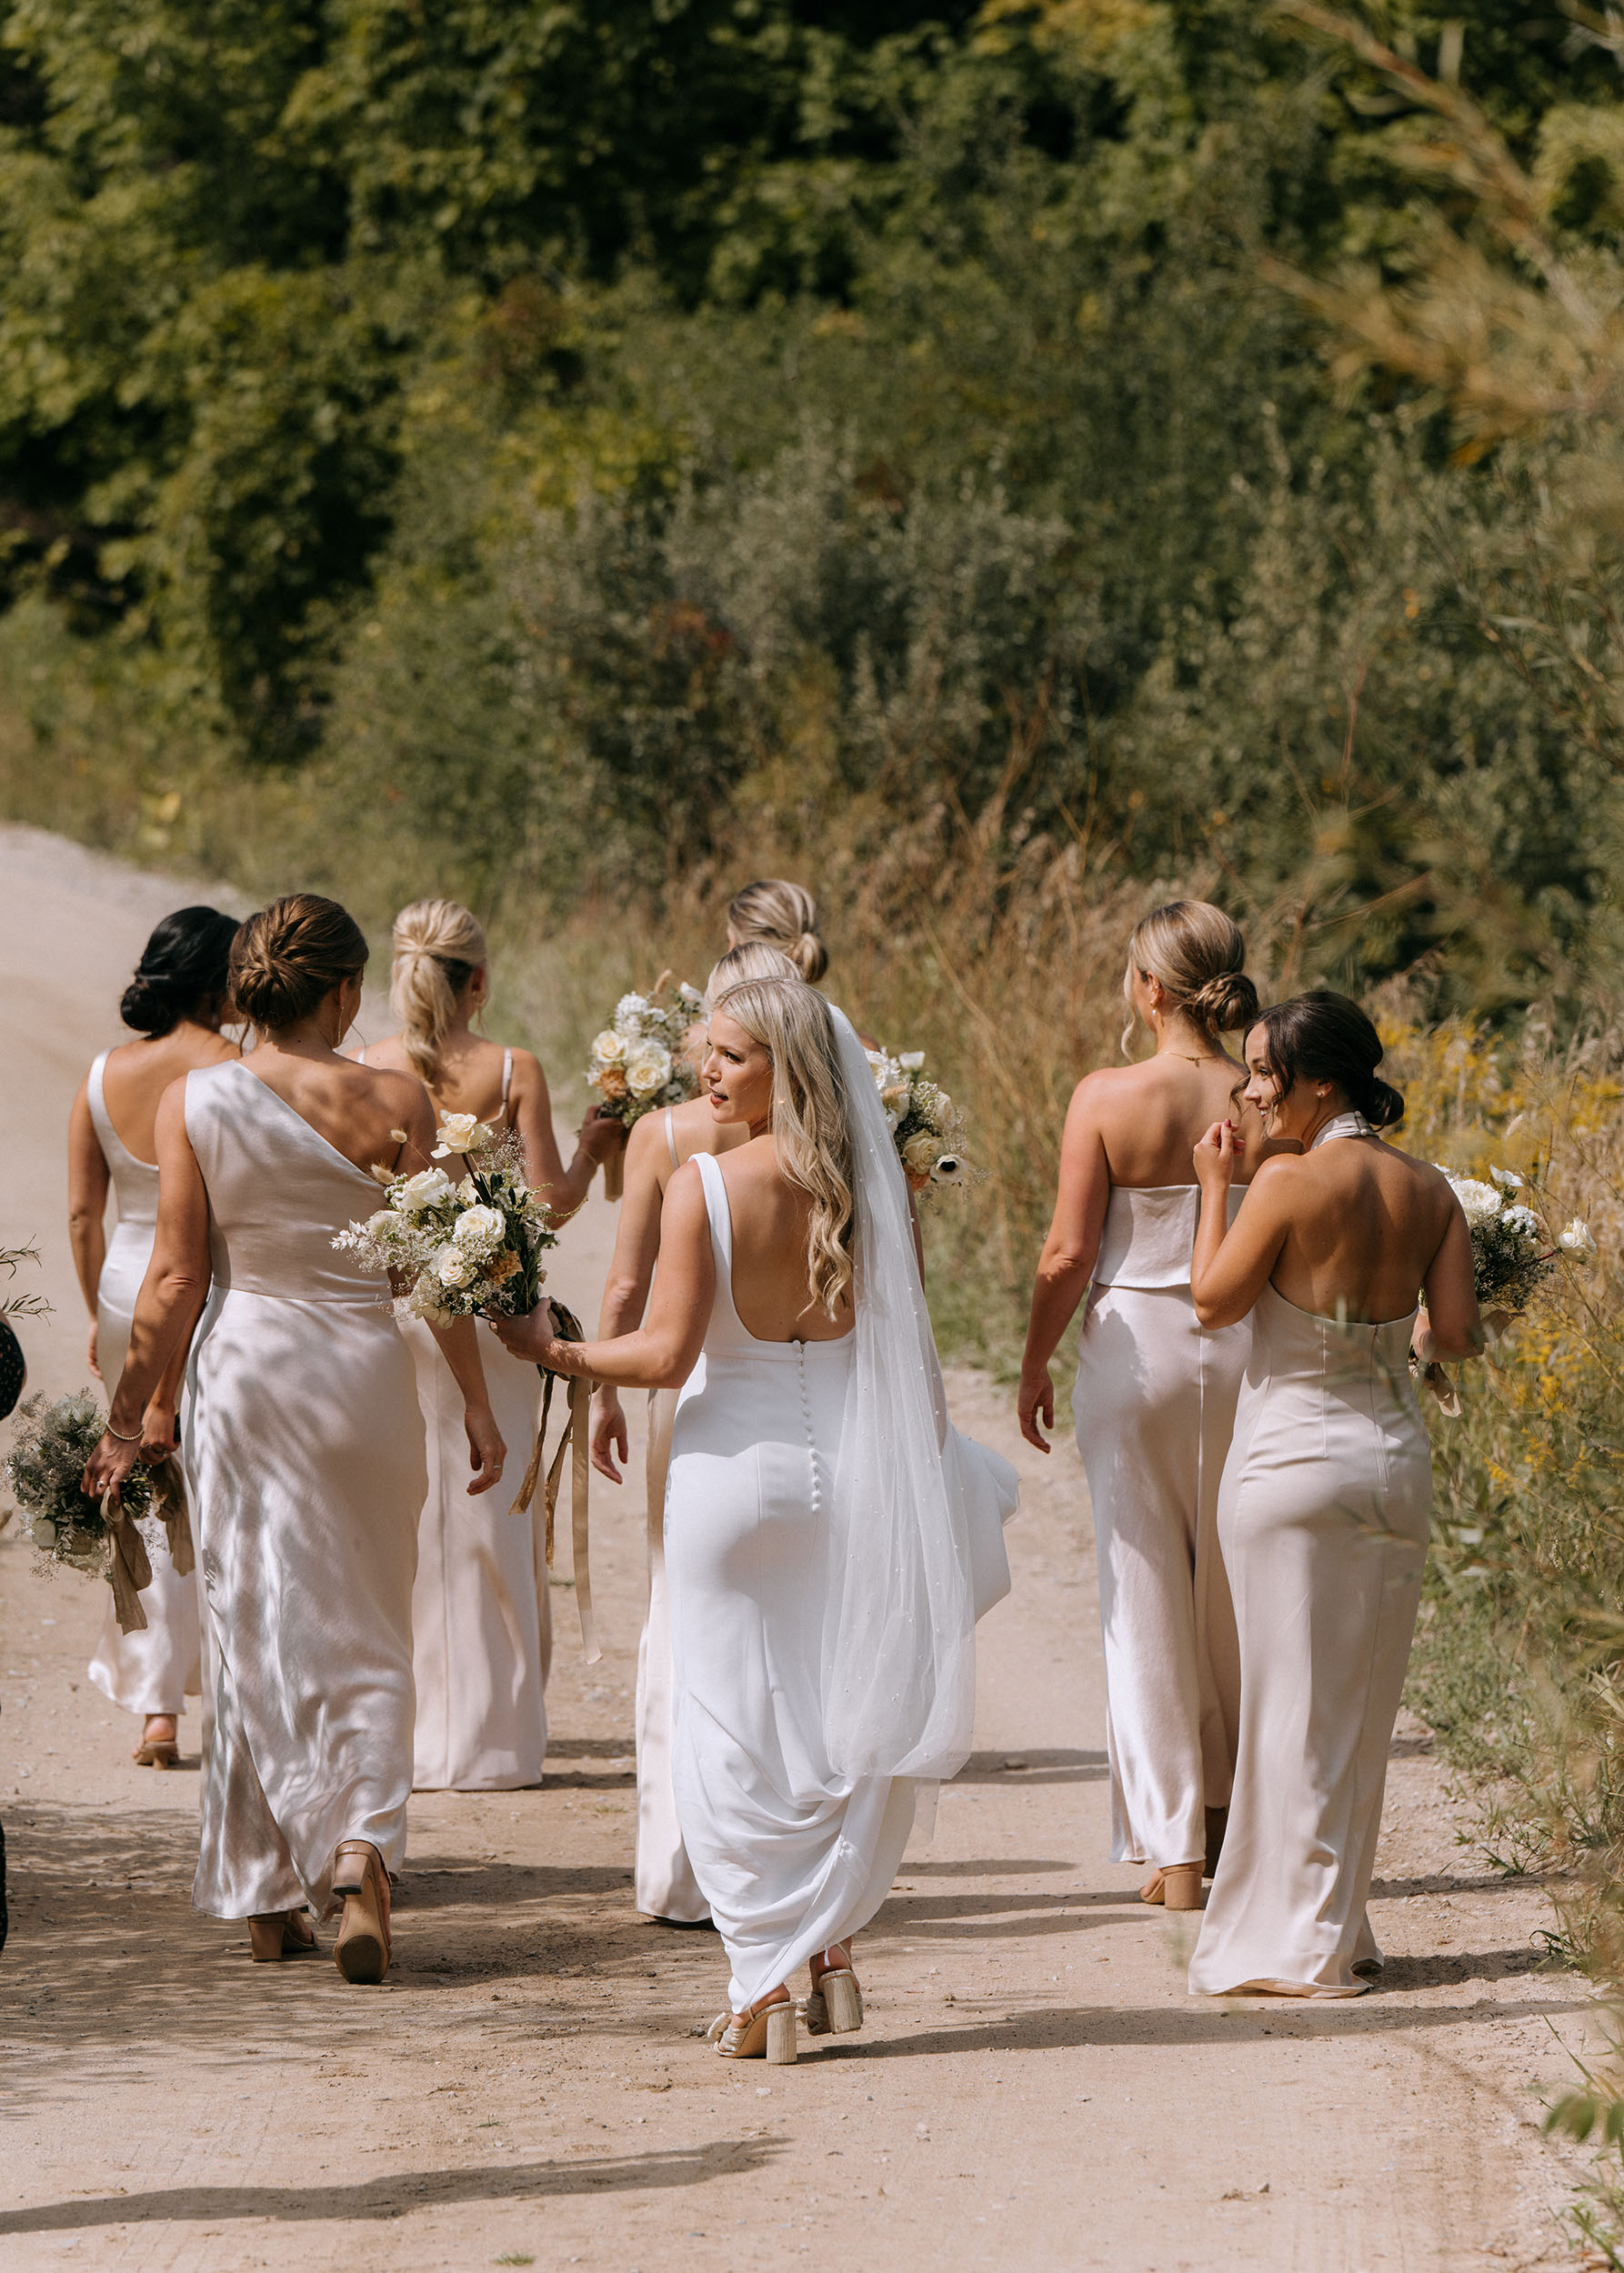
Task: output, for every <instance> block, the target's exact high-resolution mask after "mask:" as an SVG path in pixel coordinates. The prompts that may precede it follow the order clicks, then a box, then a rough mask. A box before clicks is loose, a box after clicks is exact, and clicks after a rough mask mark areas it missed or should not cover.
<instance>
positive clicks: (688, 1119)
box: [643, 1097, 716, 1136]
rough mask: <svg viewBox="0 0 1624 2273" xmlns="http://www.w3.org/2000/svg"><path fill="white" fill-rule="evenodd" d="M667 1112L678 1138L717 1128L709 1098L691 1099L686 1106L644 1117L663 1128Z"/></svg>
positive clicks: (673, 1107) (647, 1114) (678, 1106)
mask: <svg viewBox="0 0 1624 2273" xmlns="http://www.w3.org/2000/svg"><path fill="white" fill-rule="evenodd" d="M667 1111H668V1112H669V1113H670V1116H671V1126H673V1127H674V1128H675V1129H676V1130H677V1134H678V1136H692V1135H694V1134H695V1133H696V1132H697V1131H698V1130H700V1129H708V1128H714V1127H715V1126H716V1116H715V1115H714V1114H713V1113H712V1112H711V1109H710V1099H709V1098H708V1097H689V1098H688V1100H687V1103H686V1104H684V1105H673V1106H667V1108H666V1109H665V1110H664V1111H660V1112H656V1113H646V1114H645V1115H644V1116H643V1117H644V1119H645V1120H648V1121H655V1122H657V1123H658V1125H659V1126H661V1127H662V1128H663V1127H664V1126H665V1120H666V1112H667Z"/></svg>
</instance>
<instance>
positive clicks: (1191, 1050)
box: [1156, 1011, 1224, 1060]
mask: <svg viewBox="0 0 1624 2273" xmlns="http://www.w3.org/2000/svg"><path fill="white" fill-rule="evenodd" d="M1156 1054H1157V1056H1158V1057H1189V1058H1197V1059H1200V1058H1204V1057H1210V1058H1213V1059H1214V1060H1217V1059H1218V1058H1220V1057H1222V1056H1223V1054H1224V1053H1223V1051H1222V1050H1221V1049H1219V1047H1218V1044H1217V1043H1216V1042H1215V1041H1214V1040H1213V1038H1212V1036H1211V1035H1210V1034H1204V1033H1203V1032H1202V1030H1201V1028H1200V1027H1199V1026H1198V1025H1197V1024H1196V1022H1195V1020H1194V1019H1193V1018H1186V1017H1184V1016H1181V1015H1180V1014H1179V1013H1178V1012H1177V1011H1175V1012H1173V1013H1172V1014H1171V1015H1170V1016H1164V1017H1163V1019H1162V1022H1161V1028H1160V1031H1159V1032H1158V1035H1157V1037H1156Z"/></svg>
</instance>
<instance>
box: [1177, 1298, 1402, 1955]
mask: <svg viewBox="0 0 1624 2273" xmlns="http://www.w3.org/2000/svg"><path fill="white" fill-rule="evenodd" d="M1252 1321H1253V1326H1252V1351H1251V1358H1250V1361H1249V1363H1248V1367H1247V1377H1246V1386H1245V1387H1244V1388H1243V1390H1242V1391H1241V1397H1240V1409H1239V1412H1238V1415H1237V1417H1236V1425H1235V1441H1234V1444H1233V1446H1232V1447H1231V1450H1230V1454H1229V1459H1228V1465H1227V1467H1226V1468H1225V1471H1224V1481H1223V1489H1222V1492H1221V1495H1220V1498H1219V1505H1218V1533H1219V1537H1220V1538H1221V1539H1222V1542H1223V1549H1224V1558H1225V1562H1226V1564H1227V1565H1228V1572H1229V1583H1230V1587H1231V1588H1232V1590H1233V1593H1234V1598H1235V1613H1236V1621H1237V1625H1238V1631H1239V1637H1240V1747H1239V1754H1238V1759H1237V1763H1236V1770H1235V1791H1234V1797H1233V1798H1232V1800H1231V1802H1230V1807H1229V1825H1228V1832H1227V1833H1226V1835H1225V1839H1224V1853H1223V1859H1222V1861H1221V1862H1220V1864H1219V1866H1218V1877H1217V1878H1216V1880H1215V1881H1214V1883H1213V1887H1212V1892H1211V1895H1210V1897H1209V1898H1208V1905H1207V1911H1206V1915H1205V1917H1204V1918H1203V1919H1202V1921H1201V1936H1200V1939H1199V1941H1198V1943H1197V1945H1196V1954H1195V1958H1194V1961H1193V1962H1192V1964H1191V1966H1190V1970H1189V1985H1190V1988H1192V1989H1194V1990H1197V1991H1204V1992H1206V1993H1207V1994H1208V1995H1217V1994H1219V1993H1221V1992H1223V1991H1225V1990H1235V1989H1244V1988H1286V1989H1292V1990H1296V1991H1297V1992H1298V1993H1299V1994H1301V1993H1306V1994H1308V1995H1311V1996H1315V1997H1353V1996H1357V1995H1358V1992H1359V1990H1360V1989H1361V1988H1364V1987H1366V1986H1367V1984H1366V1983H1365V1982H1364V1981H1362V1980H1361V1979H1360V1978H1358V1976H1359V1974H1360V1973H1361V1972H1368V1971H1375V1970H1378V1968H1379V1967H1380V1963H1381V1957H1380V1952H1379V1951H1378V1948H1377V1947H1376V1941H1375V1938H1374V1937H1373V1935H1372V1934H1371V1931H1370V1925H1369V1920H1368V1918H1367V1916H1366V1913H1365V1905H1366V1902H1367V1900H1368V1897H1369V1892H1370V1874H1371V1871H1372V1869H1373V1868H1374V1866H1375V1861H1376V1840H1377V1835H1378V1832H1379V1830H1380V1828H1381V1803H1382V1795H1383V1791H1384V1789H1385V1786H1386V1780H1387V1762H1388V1746H1389V1744H1390V1742H1391V1740H1392V1734H1393V1722H1394V1719H1395V1717H1397V1714H1398V1701H1399V1697H1400V1695H1401V1693H1402V1691H1403V1687H1404V1676H1405V1672H1406V1670H1407V1668H1408V1663H1409V1646H1410V1640H1411V1637H1412V1636H1413V1634H1414V1631H1415V1622H1416V1610H1417V1607H1418V1604H1419V1601H1420V1595H1421V1574H1422V1567H1423V1565H1424V1564H1425V1561H1426V1556H1427V1538H1428V1533H1429V1525H1430V1516H1431V1506H1432V1458H1431V1447H1430V1445H1429V1440H1428V1437H1427V1430H1426V1426H1425V1424H1424V1422H1423V1421H1422V1419H1421V1415H1420V1410H1419V1408H1418V1405H1417V1403H1416V1397H1415V1390H1414V1387H1413V1386H1412V1384H1411V1381H1410V1376H1409V1367H1408V1350H1409V1337H1410V1331H1411V1328H1412V1327H1413V1325H1414V1314H1413V1313H1412V1314H1411V1316H1410V1317H1407V1318H1395V1319H1393V1320H1391V1321H1390V1322H1389V1323H1388V1324H1387V1325H1384V1326H1344V1325H1338V1322H1337V1320H1336V1319H1334V1318H1324V1317H1315V1316H1314V1315H1313V1314H1312V1313H1311V1312H1308V1311H1306V1310H1299V1309H1298V1308H1297V1307H1295V1305H1293V1304H1291V1303H1289V1302H1288V1301H1287V1300H1286V1298H1285V1297H1284V1296H1283V1295H1280V1294H1277V1292H1276V1291H1275V1289H1274V1287H1265V1288H1264V1290H1263V1292H1262V1294H1261V1295H1260V1296H1259V1297H1258V1304H1257V1307H1256V1308H1255V1309H1254V1311H1253V1313H1252Z"/></svg>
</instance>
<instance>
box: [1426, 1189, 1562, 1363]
mask: <svg viewBox="0 0 1624 2273" xmlns="http://www.w3.org/2000/svg"><path fill="white" fill-rule="evenodd" d="M1443 1173H1444V1175H1445V1176H1446V1177H1449V1187H1450V1189H1451V1190H1452V1191H1453V1192H1454V1194H1455V1197H1456V1198H1457V1199H1458V1200H1459V1202H1460V1207H1461V1212H1462V1214H1463V1215H1464V1216H1465V1217H1466V1224H1467V1229H1468V1230H1469V1232H1470V1233H1471V1235H1472V1270H1473V1276H1474V1277H1475V1278H1476V1281H1477V1288H1478V1301H1479V1305H1480V1306H1481V1307H1482V1310H1483V1313H1484V1317H1485V1318H1486V1320H1488V1321H1489V1322H1490V1323H1492V1324H1493V1325H1494V1326H1495V1327H1497V1328H1498V1330H1499V1331H1500V1332H1503V1331H1504V1330H1505V1328H1506V1327H1507V1326H1509V1324H1510V1322H1511V1320H1512V1318H1514V1317H1516V1316H1517V1315H1518V1314H1519V1312H1520V1311H1523V1310H1526V1309H1527V1308H1528V1306H1529V1303H1530V1302H1531V1301H1532V1299H1533V1297H1534V1296H1535V1295H1536V1294H1537V1293H1538V1292H1539V1287H1540V1286H1541V1285H1542V1284H1543V1283H1544V1281H1545V1280H1546V1279H1547V1278H1548V1277H1549V1276H1550V1274H1551V1272H1552V1271H1553V1270H1555V1269H1556V1267H1557V1265H1558V1263H1559V1261H1560V1259H1561V1258H1562V1257H1564V1256H1566V1257H1568V1258H1569V1260H1570V1261H1572V1262H1575V1263H1588V1262H1589V1261H1590V1260H1591V1258H1592V1257H1594V1255H1595V1253H1596V1242H1595V1240H1594V1239H1593V1238H1592V1237H1591V1236H1590V1227H1589V1225H1588V1224H1587V1223H1585V1222H1584V1221H1583V1220H1582V1219H1581V1218H1580V1217H1578V1216H1575V1217H1574V1218H1573V1220H1572V1222H1571V1223H1570V1224H1569V1225H1568V1227H1567V1228H1566V1229H1565V1230H1563V1231H1559V1232H1552V1231H1551V1230H1550V1229H1549V1227H1548V1226H1547V1224H1546V1222H1545V1220H1544V1210H1543V1206H1542V1202H1543V1194H1542V1193H1541V1191H1540V1188H1539V1182H1538V1179H1537V1178H1529V1179H1525V1178H1524V1177H1520V1176H1519V1175H1518V1174H1517V1172H1516V1171H1515V1169H1512V1168H1490V1169H1489V1181H1488V1182H1487V1183H1485V1182H1482V1181H1481V1180H1480V1179H1479V1178H1478V1177H1469V1176H1458V1175H1456V1173H1455V1171H1454V1170H1453V1169H1452V1168H1445V1169H1444V1171H1443ZM1523 1194H1526V1195H1527V1197H1519V1196H1520V1195H1523ZM1530 1203H1532V1204H1530Z"/></svg>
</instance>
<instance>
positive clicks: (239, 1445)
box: [185, 1063, 426, 1918]
mask: <svg viewBox="0 0 1624 2273" xmlns="http://www.w3.org/2000/svg"><path fill="white" fill-rule="evenodd" d="M185 1115H186V1134H187V1136H188V1137H189V1138H190V1140H191V1144H192V1149H193V1151H194V1152H195V1154H196V1157H197V1162H198V1166H199V1167H200V1168H201V1170H202V1173H203V1180H204V1183H205V1185H206V1187H207V1191H208V1204H209V1237H210V1245H211V1247H212V1249H213V1257H214V1280H215V1293H214V1297H213V1298H212V1299H211V1302H210V1306H209V1310H208V1313H207V1315H206V1317H205V1319H204V1322H203V1325H202V1327H200V1329H199V1332H198V1336H197V1339H196V1341H195V1344H194V1347H193V1352H192V1363H191V1375H190V1389H191V1395H190V1400H189V1403H188V1407H187V1418H186V1465H187V1473H188V1475H189V1476H190V1477H191V1478H192V1480H193V1487H194V1507H195V1515H196V1519H197V1534H198V1536H197V1548H198V1557H199V1561H200V1563H201V1565H202V1568H203V1577H204V1589H205V1594H206V1600H207V1605H208V1617H209V1622H210V1626H211V1628H212V1631H213V1635H214V1638H215V1641H216V1645H217V1647H218V1653H219V1671H218V1676H217V1679H216V1697H215V1737H214V1743H213V1746H212V1747H211V1749H210V1753H209V1757H208V1762H207V1767H206V1774H205V1778H204V1787H203V1826H202V1838H201V1847H200V1851H199V1855H198V1861H197V1876H196V1880H195V1887H194V1892H193V1899H194V1901H195V1903H196V1906H197V1908H199V1909H201V1910H206V1911H210V1912H212V1913H213V1914H214V1916H216V1918H254V1917H257V1916H262V1915H264V1914H266V1913H267V1912H270V1911H275V1910H286V1909H294V1908H298V1907H299V1906H300V1905H302V1904H304V1903H306V1902H309V1903H311V1904H313V1905H314V1906H315V1907H316V1908H317V1909H318V1910H320V1909H323V1908H325V1907H326V1899H327V1896H328V1894H329V1893H330V1891H331V1884H332V1867H333V1851H334V1849H335V1847H336V1846H337V1845H338V1843H339V1842H340V1840H343V1839H352V1838H355V1839H367V1840H370V1841H371V1842H372V1844H373V1845H374V1846H375V1847H377V1849H378V1850H379V1852H380V1854H381V1855H382V1857H383V1859H384V1863H385V1865H386V1867H387V1868H388V1869H389V1870H391V1871H396V1870H398V1869H399V1867H400V1864H401V1860H402V1858H403V1857H404V1854H405V1851H406V1800H407V1797H408V1795H409V1793H410V1790H411V1783H412V1720H413V1705H414V1697H413V1689H412V1577H413V1574H414V1572H415V1570H416V1560H417V1513H418V1510H419V1508H420V1507H422V1505H423V1497H424V1490H425V1486H426V1463H425V1458H424V1446H423V1422H422V1417H421V1415H420V1414H419V1412H418V1409H417V1397H416V1387H415V1384H414V1380H413V1374H412V1361H411V1357H410V1355H409V1353H408V1351H407V1349H406V1344H405V1342H404V1340H403V1339H402V1338H401V1335H400V1331H399V1328H398V1327H396V1323H395V1319H394V1317H393V1316H392V1315H391V1312H390V1308H389V1290H388V1285H387V1282H386V1279H385V1278H384V1277H383V1276H382V1274H381V1273H377V1272H373V1271H368V1270H366V1269H365V1268H364V1267H362V1266H361V1265H360V1264H359V1263H358V1262H357V1261H356V1258H355V1257H353V1256H349V1255H346V1254H344V1253H342V1252H340V1251H339V1250H337V1249H336V1248H335V1247H334V1246H333V1237H334V1234H335V1233H336V1232H338V1231H341V1230H343V1228H344V1227H345V1226H346V1224H347V1223H348V1222H350V1221H351V1220H352V1218H355V1217H366V1216H367V1215H369V1214H370V1213H372V1211H373V1208H374V1207H375V1205H376V1199H377V1187H376V1185H375V1184H374V1182H373V1181H372V1178H371V1177H368V1176H366V1175H365V1174H364V1173H363V1172H362V1170H361V1169H359V1168H357V1167H355V1166H354V1165H353V1164H352V1163H351V1162H350V1161H348V1160H346V1158H345V1157H344V1155H343V1154H342V1153H340V1152H338V1151H336V1150H335V1148H334V1147H332V1146H331V1145H330V1144H328V1142H327V1140H326V1137H325V1136H320V1135H318V1134H317V1132H316V1130H315V1129H314V1128H312V1127H311V1126H310V1124H309V1123H308V1122H307V1121H306V1120H305V1119H304V1118H302V1116H300V1115H299V1114H298V1113H296V1111H295V1110H294V1108H293V1106H291V1105H288V1104H286V1103H285V1102H284V1100H283V1099H282V1098H281V1097H279V1096H277V1095H276V1092H275V1091H274V1090H273V1089H270V1088H267V1086H266V1084H265V1083H264V1082H263V1081H261V1080H260V1079H259V1078H258V1076H256V1074H254V1073H252V1072H251V1071H250V1070H249V1068H248V1067H247V1066H245V1065H242V1064H240V1063H230V1064H226V1065H223V1066H210V1067H209V1068H208V1069H207V1070H206V1071H205V1072H201V1073H193V1074H189V1075H188V1076H186V1105H185Z"/></svg>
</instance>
